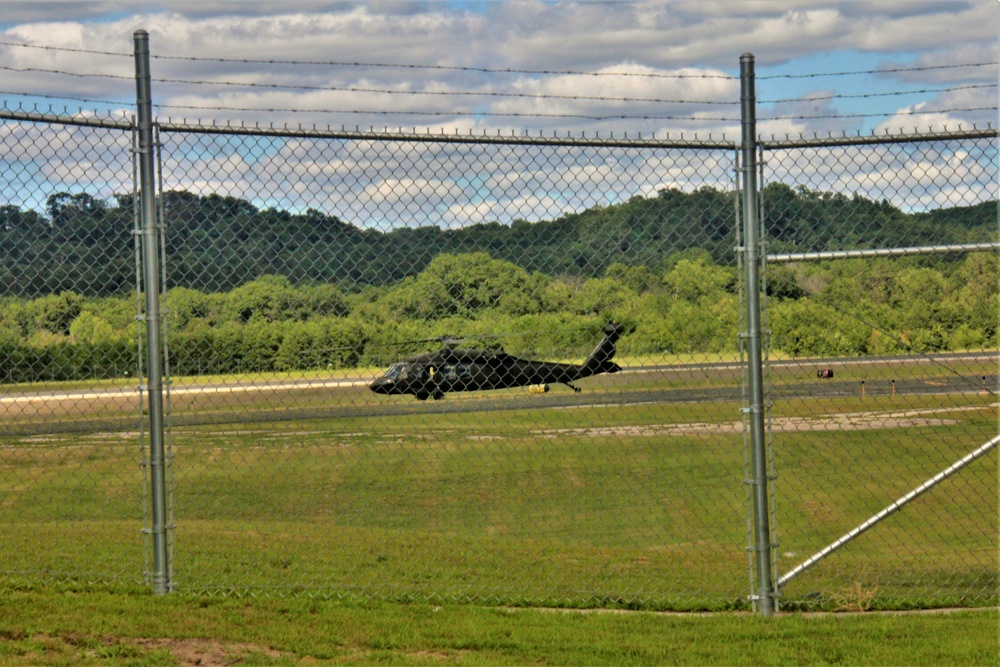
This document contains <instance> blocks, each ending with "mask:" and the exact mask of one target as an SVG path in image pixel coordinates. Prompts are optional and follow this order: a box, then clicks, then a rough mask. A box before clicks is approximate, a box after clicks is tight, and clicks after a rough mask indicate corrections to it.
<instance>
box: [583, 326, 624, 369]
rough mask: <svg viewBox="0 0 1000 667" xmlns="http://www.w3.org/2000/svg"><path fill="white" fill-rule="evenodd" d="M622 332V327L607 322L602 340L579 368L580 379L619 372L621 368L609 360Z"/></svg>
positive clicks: (613, 354)
mask: <svg viewBox="0 0 1000 667" xmlns="http://www.w3.org/2000/svg"><path fill="white" fill-rule="evenodd" d="M623 330H624V327H622V325H620V324H615V323H614V322H608V323H607V324H605V325H604V329H603V331H604V339H603V340H602V341H601V342H600V343H598V345H597V347H596V348H594V351H593V352H591V353H590V356H589V357H587V360H586V361H584V362H583V365H582V366H580V377H581V378H585V377H590V376H591V375H597V374H598V373H617V372H618V371H620V370H621V367H620V366H619V365H618V364H616V363H614V362H613V361H611V358H612V357H614V356H615V352H616V347H615V345H616V343H617V342H618V339H619V338H620V337H621V335H622V331H623Z"/></svg>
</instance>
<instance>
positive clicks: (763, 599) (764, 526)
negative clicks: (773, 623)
mask: <svg viewBox="0 0 1000 667" xmlns="http://www.w3.org/2000/svg"><path fill="white" fill-rule="evenodd" d="M756 103H757V99H756V92H755V86H754V57H753V54H750V53H744V54H743V55H742V56H740V104H741V112H740V117H741V123H742V129H743V136H742V142H741V149H742V165H741V168H742V171H743V244H744V246H743V256H744V262H743V268H744V271H745V284H746V324H747V331H746V343H747V364H748V366H749V368H748V384H749V393H750V405H749V406H747V411H748V413H749V415H748V416H749V422H750V447H751V458H752V472H753V479H752V480H750V483H751V484H752V485H753V515H754V550H755V556H756V558H755V561H756V564H757V593H756V598H757V604H758V609H759V610H760V613H761V614H763V615H764V616H771V615H773V614H774V587H773V582H772V574H771V526H770V512H769V509H768V493H767V491H768V478H767V450H766V447H767V445H766V441H765V430H764V379H763V376H764V373H763V360H762V354H761V330H760V326H761V325H760V266H759V265H760V256H761V253H760V240H759V238H758V233H757V224H758V223H757V113H756V108H755V107H756Z"/></svg>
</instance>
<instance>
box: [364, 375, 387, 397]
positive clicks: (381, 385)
mask: <svg viewBox="0 0 1000 667" xmlns="http://www.w3.org/2000/svg"><path fill="white" fill-rule="evenodd" d="M368 388H369V389H371V390H372V391H374V392H375V393H376V394H391V393H392V380H386V379H385V378H378V379H377V380H375V381H374V382H372V383H371V384H370V385H368Z"/></svg>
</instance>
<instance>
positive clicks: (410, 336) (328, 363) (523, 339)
mask: <svg viewBox="0 0 1000 667" xmlns="http://www.w3.org/2000/svg"><path fill="white" fill-rule="evenodd" d="M998 276H1000V265H998V258H997V255H996V254H995V253H973V254H968V255H965V256H962V257H961V258H927V257H916V258H899V259H886V258H880V259H870V260H841V261H835V262H821V263H810V264H805V263H803V264H798V265H793V266H775V267H771V268H770V269H769V270H768V273H767V276H766V281H765V282H766V286H767V309H766V315H767V329H769V330H770V332H771V337H770V346H771V348H772V349H773V350H778V351H781V352H785V353H788V354H791V355H795V356H853V355H873V354H893V353H911V352H914V351H916V352H933V351H942V350H959V349H982V348H992V347H995V345H996V340H997V313H998V312H1000V290H998ZM137 301H138V299H136V297H135V294H134V293H133V294H131V295H124V296H84V295H81V294H79V293H77V292H74V291H68V290H66V291H61V292H58V293H55V294H47V295H44V296H39V297H35V298H24V297H16V296H7V297H3V298H0V382H31V381H41V380H62V379H73V378H101V377H121V376H123V375H125V374H127V373H129V372H134V369H135V368H136V362H137V349H138V348H137V340H138V337H139V330H138V326H139V325H138V323H137V319H136V308H137V306H136V304H137ZM740 308H741V304H740V298H739V295H738V280H737V268H736V267H735V266H733V265H726V264H722V263H719V262H717V261H716V260H715V258H714V257H713V256H712V254H711V253H710V252H709V251H707V250H704V249H688V250H684V251H681V252H677V253H672V254H671V255H669V256H668V257H667V258H665V259H664V261H663V262H662V264H661V266H660V267H659V268H658V269H652V268H649V267H648V266H647V265H645V264H642V263H638V264H629V263H625V262H612V263H610V264H608V265H607V267H606V268H605V269H604V270H603V272H601V274H600V275H597V276H591V277H583V276H578V275H572V274H557V275H552V274H548V273H542V272H540V271H530V270H528V269H526V268H524V267H522V266H519V265H517V264H515V263H513V262H511V261H509V260H505V259H501V258H498V257H496V256H494V255H492V254H491V253H488V252H484V251H476V252H471V253H441V254H438V255H437V256H436V257H434V258H433V259H431V260H430V261H429V262H428V264H427V266H426V267H425V268H423V270H421V271H419V272H416V273H415V274H413V275H410V276H406V277H404V278H402V279H401V280H398V281H396V282H395V283H393V284H387V285H368V286H364V287H362V288H348V287H345V286H344V285H341V284H334V283H312V284H296V283H295V282H293V280H292V279H291V278H289V277H288V276H283V275H274V274H269V275H263V276H260V277H258V278H256V279H254V280H252V281H249V282H246V283H244V284H242V285H239V286H237V287H235V288H233V289H230V290H225V291H222V290H220V291H202V290H198V289H194V288H191V287H185V286H178V287H173V288H171V289H170V290H169V291H167V292H166V294H165V295H164V310H165V312H166V313H167V315H166V317H167V321H168V327H167V331H168V341H169V349H170V366H171V372H172V373H173V374H175V375H202V374H222V373H271V372H283V371H294V370H316V369H331V368H352V367H357V366H385V365H387V364H388V363H391V362H392V361H393V360H395V359H396V358H399V357H401V356H405V355H407V354H411V353H415V352H417V351H422V350H425V349H428V348H429V347H434V346H435V345H436V344H437V343H435V342H434V341H435V339H437V338H440V337H445V336H459V337H465V338H467V339H468V342H467V344H470V345H476V346H480V345H481V346H498V345H502V346H504V347H505V349H506V350H507V351H508V352H511V353H513V354H518V355H524V356H537V357H543V358H551V359H579V358H582V356H584V355H585V354H586V353H587V352H588V351H589V349H590V348H591V347H593V344H594V341H595V340H597V339H598V338H599V336H600V334H599V331H600V328H601V326H602V325H603V324H604V323H605V322H606V321H608V320H610V319H613V320H616V321H619V322H622V323H623V324H625V325H626V327H627V330H628V332H629V333H628V334H627V335H626V336H624V337H623V339H622V341H621V343H620V350H621V354H622V355H625V356H632V357H637V358H642V357H653V356H655V357H657V358H662V357H663V356H664V355H667V356H669V355H672V354H684V353H699V352H700V353H708V354H713V353H716V354H724V353H731V352H733V351H735V350H736V349H737V332H738V327H739V322H738V320H739V312H740Z"/></svg>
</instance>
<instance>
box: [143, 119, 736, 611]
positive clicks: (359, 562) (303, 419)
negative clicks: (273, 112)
mask: <svg viewBox="0 0 1000 667" xmlns="http://www.w3.org/2000/svg"><path fill="white" fill-rule="evenodd" d="M428 139H429V138H428V137H416V138H406V137H403V138H378V137H323V136H311V137H286V136H263V135H258V134H251V133H244V134H230V135H219V134H212V133H193V132H185V131H183V130H180V129H179V130H177V131H162V132H161V141H162V144H163V153H164V182H165V186H164V187H165V189H166V190H167V192H165V193H164V195H163V199H164V202H165V223H166V227H167V246H168V251H167V263H168V266H169V267H170V268H169V269H168V271H169V282H170V285H171V289H170V291H169V292H168V294H167V303H168V309H169V311H170V317H171V320H170V322H171V350H172V355H173V361H172V366H173V369H174V373H175V377H174V378H173V380H172V387H173V393H172V396H173V402H174V410H173V415H172V417H173V420H174V424H175V427H174V431H173V441H174V443H175V451H176V452H177V462H176V465H175V474H176V476H177V482H176V490H175V513H176V517H177V534H176V540H177V543H178V545H182V546H179V548H178V550H177V555H176V562H175V571H176V577H177V581H176V583H177V585H178V586H180V587H181V588H182V589H189V590H191V589H193V590H216V589H234V588H236V589H247V588H249V589H277V590H280V591H289V590H299V589H307V590H319V591H326V592H328V593H331V594H333V593H335V594H339V595H361V596H372V595H375V596H383V597H391V598H395V597H403V598H411V597H417V598H431V599H463V600H469V599H479V600H494V601H503V602H510V603H518V602H523V603H545V604H571V605H583V604H611V605H615V604H622V605H646V606H649V605H652V606H673V607H723V606H727V605H732V604H736V603H738V601H739V600H740V599H741V598H743V597H744V595H745V591H744V587H745V580H746V573H745V564H744V555H743V549H744V539H745V536H744V534H743V529H742V520H741V517H742V515H743V505H742V503H743V490H742V478H741V474H742V472H741V471H742V468H741V457H742V451H741V437H740V428H739V370H738V365H737V364H736V363H734V362H735V357H734V352H735V341H736V321H737V317H736V312H737V310H736V295H735V280H736V276H735V270H734V268H733V266H734V253H733V247H734V245H735V237H734V233H733V230H734V221H735V215H734V202H733V186H732V175H733V169H732V160H733V154H732V151H731V150H729V149H725V148H720V147H711V146H709V147H699V146H690V147H685V148H670V147H662V146H656V145H645V146H628V145H615V144H612V143H610V142H608V143H605V144H601V145H586V143H581V144H580V145H558V144H553V145H545V144H544V143H540V142H536V143H531V142H527V141H520V142H519V141H509V142H499V141H479V142H471V143H453V142H449V141H429V140H428ZM665 280H666V281H667V282H664V281H665ZM697 312H707V313H710V315H709V317H710V318H711V323H710V324H709V323H706V322H700V321H699V320H701V319H702V318H701V317H695V316H694V315H695V313H697ZM671 313H673V314H672V315H671ZM609 322H615V323H617V325H619V326H618V327H615V326H612V327H607V326H606V325H608V323H609ZM637 332H638V333H639V334H640V335H639V336H637ZM706 332H707V335H706ZM640 340H641V341H642V342H639V341H640ZM602 341H603V342H602ZM420 355H423V356H420ZM682 355H683V356H682ZM406 359H411V361H405V360H406ZM531 361H542V362H551V363H546V364H532V363H528V362H531ZM680 361H684V362H687V363H686V364H684V365H678V362H680ZM720 361H724V362H725V363H719V362H720ZM619 365H620V366H621V367H623V368H622V370H621V371H620V372H614V371H618V370H619ZM390 368H391V369H392V370H391V371H390V373H388V374H386V376H385V377H383V379H382V380H380V381H379V382H380V383H381V384H380V385H378V386H379V387H381V389H380V391H381V390H384V391H385V392H386V393H375V392H373V391H372V389H371V388H370V387H369V385H370V384H372V383H373V382H374V381H375V380H376V378H378V377H379V376H382V375H383V373H385V371H386V370H387V369H390ZM373 386H374V385H373ZM578 390H579V391H578ZM394 392H403V393H394ZM435 399H440V400H435ZM205 424H210V425H205Z"/></svg>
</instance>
